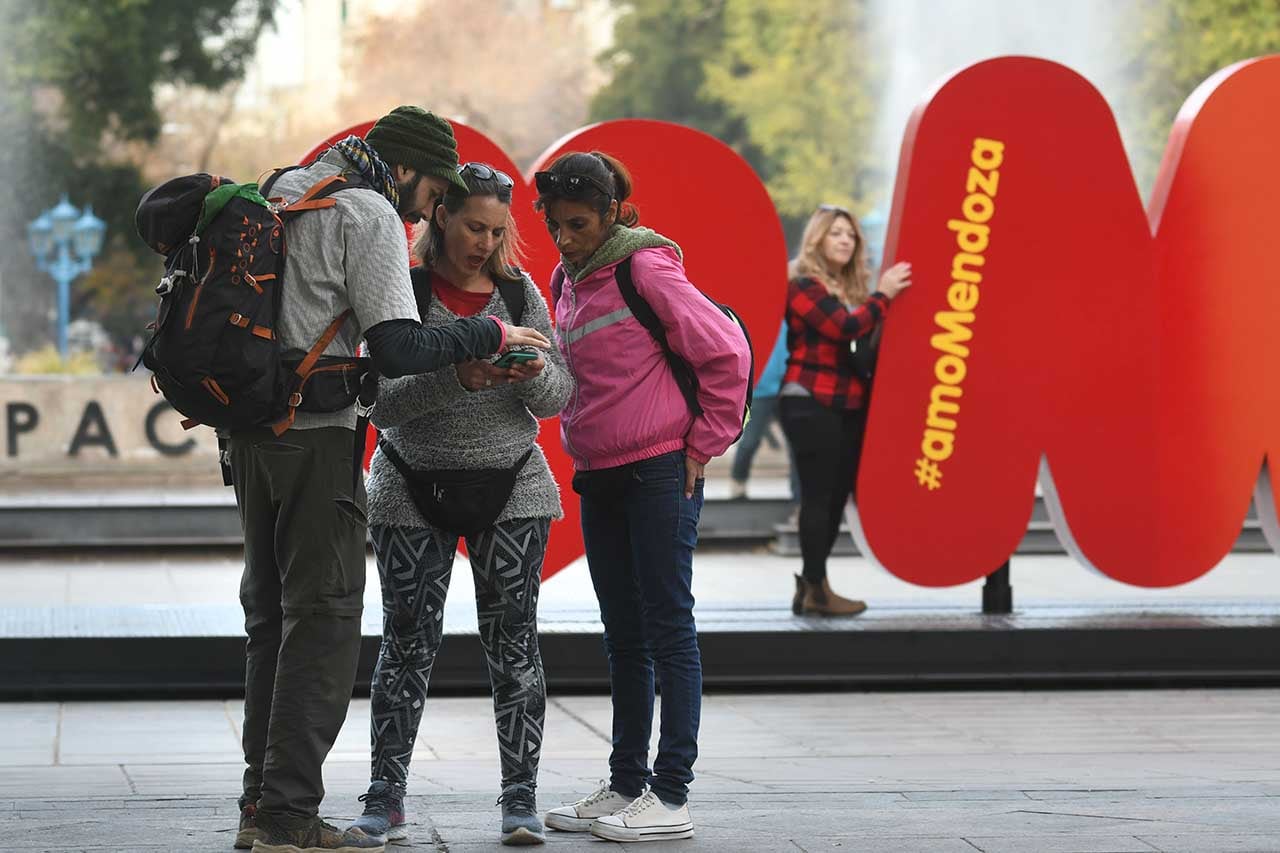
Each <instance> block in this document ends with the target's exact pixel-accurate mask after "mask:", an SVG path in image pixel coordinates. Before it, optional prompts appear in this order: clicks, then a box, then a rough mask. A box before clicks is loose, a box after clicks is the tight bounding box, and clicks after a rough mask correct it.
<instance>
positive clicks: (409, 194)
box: [396, 172, 422, 225]
mask: <svg viewBox="0 0 1280 853" xmlns="http://www.w3.org/2000/svg"><path fill="white" fill-rule="evenodd" d="M421 182H422V175H421V174H420V173H418V172H415V173H414V175H413V180H411V181H406V182H404V183H400V182H399V181H396V192H397V193H399V195H400V202H399V203H398V204H397V205H396V213H399V214H400V218H401V219H403V220H404V221H405V222H408V223H410V224H411V225H417V224H418V223H419V222H421V221H422V214H421V213H420V212H418V211H416V210H414V209H413V200H414V196H416V195H417V194H418V184H419V183H421Z"/></svg>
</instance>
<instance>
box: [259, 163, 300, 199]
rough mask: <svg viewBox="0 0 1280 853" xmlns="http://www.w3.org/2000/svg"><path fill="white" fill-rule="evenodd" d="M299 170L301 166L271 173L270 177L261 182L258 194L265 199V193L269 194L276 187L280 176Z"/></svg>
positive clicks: (286, 167)
mask: <svg viewBox="0 0 1280 853" xmlns="http://www.w3.org/2000/svg"><path fill="white" fill-rule="evenodd" d="M301 168H302V167H301V166H285V167H284V168H283V169H276V170H275V171H274V172H272V173H271V177H269V178H267V179H266V181H264V182H263V184H262V186H261V187H259V188H258V194H259V195H261V196H262V197H263V198H266V197H267V193H269V192H271V188H272V187H274V186H275V185H276V181H278V180H280V178H281V176H282V175H284V174H286V173H288V172H292V171H293V170H294V169H301Z"/></svg>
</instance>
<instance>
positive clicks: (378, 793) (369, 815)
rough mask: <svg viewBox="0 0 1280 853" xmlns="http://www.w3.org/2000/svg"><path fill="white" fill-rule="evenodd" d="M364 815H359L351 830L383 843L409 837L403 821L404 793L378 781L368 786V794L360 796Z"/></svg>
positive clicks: (387, 783)
mask: <svg viewBox="0 0 1280 853" xmlns="http://www.w3.org/2000/svg"><path fill="white" fill-rule="evenodd" d="M360 802H362V803H364V814H362V815H360V817H359V819H358V820H356V822H355V823H353V824H351V828H352V829H356V830H359V831H360V832H363V833H364V834H365V835H367V836H369V837H370V838H378V839H381V840H383V841H399V840H400V839H402V838H408V837H409V827H407V826H405V821H404V791H403V790H401V789H400V788H399V787H397V786H395V785H393V784H391V783H390V782H384V781H383V780H381V779H379V780H378V781H376V782H374V783H373V784H371V785H370V786H369V793H367V794H362V795H361V796H360Z"/></svg>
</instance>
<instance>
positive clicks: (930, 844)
mask: <svg viewBox="0 0 1280 853" xmlns="http://www.w3.org/2000/svg"><path fill="white" fill-rule="evenodd" d="M791 843H792V845H793V847H792V848H791V849H792V850H794V851H797V853H799V851H803V853H817V851H820V850H839V851H840V853H977V851H976V850H975V849H974V847H973V845H972V844H968V843H966V842H965V841H964V840H963V839H960V838H950V837H947V836H912V837H909V838H859V837H856V836H855V837H849V836H843V835H842V836H839V837H822V838H811V837H807V836H806V837H803V838H802V839H800V840H795V839H792V840H791ZM770 849H773V850H776V849H779V848H770ZM781 849H783V850H787V849H788V848H781ZM1024 853H1025V851H1024Z"/></svg>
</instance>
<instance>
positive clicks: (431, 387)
mask: <svg viewBox="0 0 1280 853" xmlns="http://www.w3.org/2000/svg"><path fill="white" fill-rule="evenodd" d="M524 294H525V309H524V317H523V318H521V323H520V324H521V325H524V326H531V327H532V328H534V329H537V330H538V331H539V332H542V334H544V335H546V336H547V337H548V338H552V334H553V333H552V330H551V316H550V314H549V312H548V311H547V303H546V300H544V299H543V298H542V294H541V293H539V292H538V288H537V287H535V286H534V284H533V282H532V281H531V280H529V279H528V278H527V277H526V278H525V282H524ZM481 313H482V314H493V315H495V316H497V317H498V318H500V319H501V320H502V321H503V322H506V323H512V322H513V320H512V317H511V315H510V313H509V312H508V311H507V306H506V303H504V302H503V301H502V297H501V295H499V293H498V291H497V288H494V292H493V298H492V299H490V300H489V304H488V305H486V306H485V308H484V310H483V311H482V312H481ZM457 319H458V316H457V315H456V314H454V313H453V312H452V311H450V310H449V309H448V308H446V307H444V304H443V303H442V302H441V301H440V299H439V298H433V299H432V300H431V307H430V308H429V309H428V311H427V316H426V317H423V318H422V320H423V325H426V326H442V325H444V324H446V323H451V322H453V321H454V320H457ZM543 360H544V361H546V365H547V366H546V368H545V369H544V370H543V371H542V373H540V374H539V375H538V376H537V377H536V378H534V379H530V380H529V381H527V382H518V383H515V384H513V385H505V386H502V387H497V388H492V389H490V388H486V389H484V390H483V391H468V390H466V389H465V388H463V387H462V385H461V384H460V383H459V382H458V374H457V372H456V371H455V370H454V369H453V367H445V368H442V369H440V370H437V371H435V372H434V373H424V374H421V375H419V376H405V377H402V378H400V379H383V380H381V382H380V384H379V386H378V403H377V405H376V406H374V409H373V416H372V418H373V423H374V425H375V426H376V427H378V429H379V430H382V431H383V432H384V434H385V435H386V437H387V440H389V441H390V442H391V443H392V445H393V446H394V447H395V448H396V450H398V451H399V452H400V455H401V456H403V457H404V459H405V461H406V462H408V463H409V465H410V466H412V467H413V468H416V469H426V468H448V469H465V468H502V467H508V466H510V465H513V464H514V463H515V462H516V460H518V459H519V458H520V457H521V456H523V455H524V453H525V451H526V450H528V449H529V447H530V446H531V445H535V442H536V440H537V437H538V418H550V417H554V416H556V415H558V414H559V413H560V410H561V409H562V408H564V404H565V403H566V402H567V401H568V399H569V394H570V393H572V391H573V377H572V375H571V374H570V373H569V370H568V369H567V367H566V366H565V363H564V360H563V358H562V356H561V355H560V349H559V347H558V346H556V345H555V344H554V343H553V344H552V347H551V350H550V351H548V352H546V353H544V354H543ZM368 490H369V523H370V524H384V525H390V526H396V527H416V528H425V527H427V523H426V522H425V521H423V520H422V516H421V515H420V514H419V513H418V510H417V508H416V507H415V506H414V505H413V502H412V500H410V498H409V492H408V489H407V488H406V487H405V484H404V479H403V478H402V477H401V476H400V472H399V471H397V470H396V469H395V466H393V465H392V464H391V463H390V462H389V461H388V460H387V458H386V457H385V456H384V455H383V454H382V451H381V450H378V451H375V452H374V454H373V461H372V463H371V465H370V468H369V480H368ZM563 515H564V511H563V510H562V509H561V506H560V489H559V487H558V486H557V485H556V481H555V478H554V477H553V476H552V475H551V469H550V468H549V467H548V465H547V459H546V457H545V456H543V455H542V449H541V448H539V447H537V446H536V445H535V446H534V450H533V455H532V456H530V457H529V461H528V462H527V463H525V466H524V468H523V469H521V471H520V474H519V476H518V477H517V478H516V486H515V490H514V491H513V492H512V493H511V500H509V501H508V502H507V506H506V508H505V509H504V510H503V511H502V515H501V516H499V518H498V520H499V521H507V520H510V519H513V518H561V517H563Z"/></svg>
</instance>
